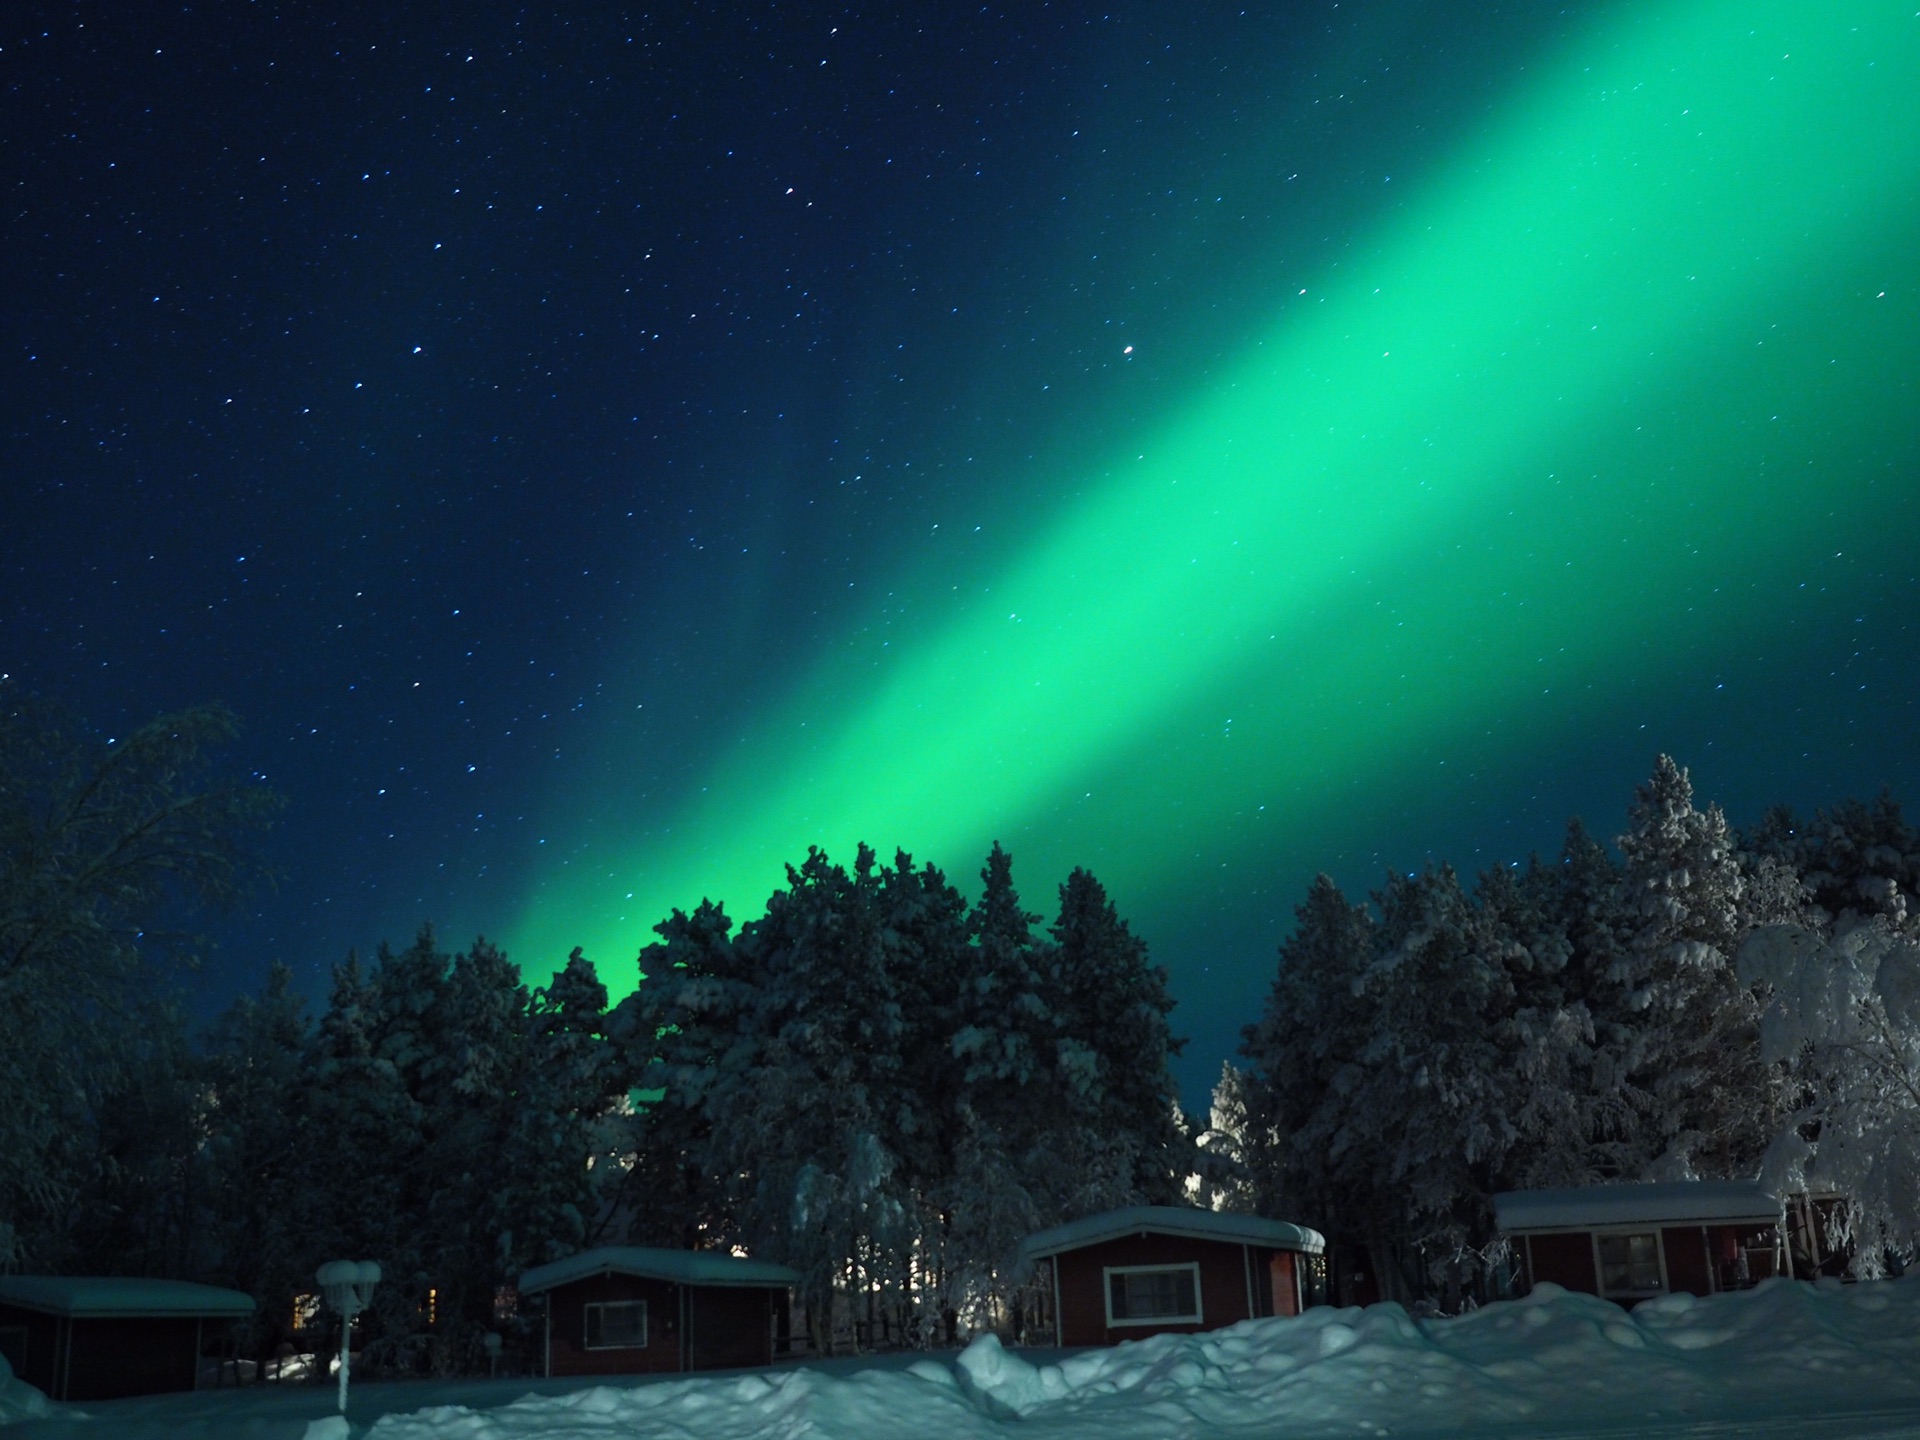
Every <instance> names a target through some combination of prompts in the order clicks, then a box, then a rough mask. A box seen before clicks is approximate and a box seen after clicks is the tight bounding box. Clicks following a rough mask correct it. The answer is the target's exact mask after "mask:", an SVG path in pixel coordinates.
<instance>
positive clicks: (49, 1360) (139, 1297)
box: [0, 1275, 254, 1401]
mask: <svg viewBox="0 0 1920 1440" xmlns="http://www.w3.org/2000/svg"><path fill="white" fill-rule="evenodd" d="M253 1308H254V1307H253V1297H252V1296H250V1295H243V1294H241V1293H240V1292H239V1291H238V1290H222V1289H219V1288H218V1287H216V1286H213V1285H196V1284H194V1283H193V1282H191V1281H187V1280H149V1279H139V1278H129V1277H120V1276H102V1275H90V1276H64V1275H0V1354H4V1355H5V1356H6V1357H7V1362H8V1364H10V1365H11V1366H12V1367H13V1373H14V1374H16V1375H18V1376H19V1377H20V1378H21V1379H22V1380H24V1381H26V1382H27V1383H28V1384H29V1385H32V1386H33V1387H35V1388H36V1389H38V1390H40V1391H42V1392H44V1393H45V1394H46V1396H47V1398H48V1399H50V1400H61V1401H73V1400H118V1399H121V1398H123V1397H125V1396H128V1395H163V1394H167V1393H169V1392H171V1391H176V1390H191V1389H193V1388H194V1387H195V1385H196V1384H197V1383H198V1382H199V1376H200V1357H201V1356H202V1355H203V1354H205V1353H206V1352H207V1347H208V1345H209V1344H212V1343H214V1342H215V1341H216V1340H218V1339H222V1338H224V1337H225V1334H226V1331H227V1329H228V1327H229V1326H230V1324H231V1323H232V1322H233V1321H234V1320H237V1319H239V1318H240V1317H241V1316H244V1315H251V1314H252V1313H253Z"/></svg>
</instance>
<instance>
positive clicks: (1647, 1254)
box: [1600, 1235, 1660, 1294]
mask: <svg viewBox="0 0 1920 1440" xmlns="http://www.w3.org/2000/svg"><path fill="white" fill-rule="evenodd" d="M1600 1288H1601V1290H1602V1291H1604V1292H1606V1293H1607V1294H1613V1293H1615V1292H1625V1291H1631V1290H1658V1289H1659V1288H1660V1238H1659V1236H1657V1235H1602V1236H1601V1237H1600Z"/></svg>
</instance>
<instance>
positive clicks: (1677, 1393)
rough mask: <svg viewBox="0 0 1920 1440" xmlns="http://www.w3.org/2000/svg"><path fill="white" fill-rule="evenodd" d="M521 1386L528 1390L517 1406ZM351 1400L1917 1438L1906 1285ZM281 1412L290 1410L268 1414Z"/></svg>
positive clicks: (840, 1424) (748, 1437) (969, 1425)
mask: <svg viewBox="0 0 1920 1440" xmlns="http://www.w3.org/2000/svg"><path fill="white" fill-rule="evenodd" d="M1036 1360H1037V1361H1039V1362H1040V1363H1035V1361H1036ZM532 1386H539V1387H540V1388H541V1389H542V1390H543V1391H544V1392H545V1393H540V1394H531V1395H529V1394H526V1393H525V1388H530V1387H532ZM354 1393H355V1400H354V1405H353V1409H354V1411H355V1415H354V1425H353V1429H352V1434H353V1435H354V1436H356V1437H357V1436H363V1435H364V1436H366V1437H369V1440H612V1437H615V1436H619V1437H635V1440H689V1437H698V1440H775V1437H777V1440H988V1437H995V1440H1068V1437H1072V1440H1096V1437H1097V1440H1168V1437H1175V1436H1178V1437H1190V1440H1255V1437H1262V1440H1271V1437H1272V1436H1274V1435H1281V1434H1284V1435H1287V1436H1289V1437H1293V1436H1301V1437H1323V1436H1331V1435H1335V1434H1339V1435H1346V1436H1353V1435H1377V1434H1385V1433H1391V1434H1393V1435H1396V1436H1419V1435H1427V1436H1439V1435H1450V1434H1460V1433H1463V1432H1473V1433H1480V1432H1492V1433H1496V1434H1498V1433H1504V1434H1506V1435H1508V1436H1526V1437H1547V1436H1554V1435H1571V1434H1575V1433H1584V1434H1590V1433H1591V1432H1593V1431H1595V1430H1606V1431H1612V1432H1615V1433H1619V1434H1631V1433H1637V1434H1646V1435H1651V1434H1669V1435H1674V1434H1681V1433H1687V1434H1695V1435H1697V1434H1701V1433H1707V1432H1708V1431H1711V1433H1714V1434H1727V1433H1741V1431H1740V1428H1739V1427H1740V1426H1741V1424H1742V1422H1746V1424H1747V1425H1748V1426H1749V1427H1751V1428H1756V1429H1759V1430H1764V1431H1765V1432H1766V1433H1769V1434H1785V1433H1799V1432H1801V1431H1804V1433H1806V1434H1809V1435H1811V1434H1818V1435H1820V1436H1822V1437H1829V1436H1837V1435H1851V1434H1857V1433H1867V1432H1869V1431H1870V1432H1872V1433H1875V1434H1883V1433H1885V1432H1886V1430H1887V1425H1888V1423H1898V1424H1900V1425H1901V1426H1902V1427H1903V1428H1902V1430H1901V1433H1903V1434H1909V1435H1910V1434H1914V1433H1917V1432H1920V1279H1909V1280H1900V1281H1882V1282H1877V1283H1871V1284H1863V1285H1858V1286H1847V1287H1841V1286H1839V1285H1837V1284H1833V1283H1828V1284H1826V1285H1825V1286H1824V1287H1815V1286H1810V1285H1802V1284H1797V1283H1794V1282H1792V1281H1785V1280H1773V1281H1768V1282H1767V1283H1765V1284H1763V1285H1761V1286H1760V1287H1759V1288H1758V1289H1755V1290H1753V1291H1750V1292H1748V1293H1746V1294H1739V1295H1721V1296H1716V1297H1714V1298H1712V1299H1708V1300H1695V1299H1693V1298H1692V1297H1690V1296H1685V1295H1673V1296H1668V1297H1665V1298H1663V1299H1660V1300H1656V1301H1654V1302H1652V1303H1650V1304H1647V1305H1643V1306H1641V1307H1640V1308H1639V1309H1638V1310H1636V1311H1634V1312H1633V1313H1632V1314H1628V1313H1626V1312H1624V1311H1622V1310H1620V1309H1619V1308H1618V1307H1617V1306H1614V1305H1610V1304H1608V1303H1606V1302H1605V1301H1601V1300H1597V1299H1594V1298H1593V1297H1592V1296H1587V1295H1573V1294H1568V1293H1566V1292H1565V1291H1562V1290H1560V1289H1558V1288H1557V1287H1555V1286H1550V1285H1542V1286H1540V1287H1539V1288H1538V1289H1537V1290H1536V1291H1535V1292H1534V1294H1533V1295H1532V1296H1531V1297H1529V1298H1528V1299H1526V1300H1521V1301H1514V1302H1511V1303H1508V1304H1503V1305H1493V1306H1489V1307H1487V1308H1486V1309H1484V1310H1481V1311H1479V1312H1478V1313H1476V1314H1473V1315H1468V1316H1464V1317H1461V1318H1460V1319H1456V1320H1440V1321H1416V1320H1414V1319H1413V1318H1412V1317H1410V1316H1409V1315H1408V1314H1407V1313H1406V1312H1405V1311H1404V1310H1402V1309H1401V1308H1400V1307H1399V1306H1397V1305H1375V1306H1372V1307H1370V1308H1368V1309H1365V1310H1359V1309H1352V1310H1333V1309H1320V1310H1313V1311H1310V1312H1308V1313H1307V1314H1306V1315H1303V1316H1300V1317H1299V1318H1297V1319H1290V1320H1255V1321H1249V1322H1246V1323H1244V1324H1241V1325H1236V1326H1233V1327H1231V1328H1230V1329H1225V1330H1215V1331H1211V1332H1209V1333H1207V1334H1203V1335H1185V1336H1173V1335H1163V1336H1156V1337H1154V1338H1152V1339H1148V1340H1143V1341H1137V1342H1134V1343H1131V1344H1126V1345H1121V1346H1118V1347H1116V1348H1114V1349H1111V1350H1089V1351H1081V1352H1078V1353H1064V1354H1063V1353H1062V1352H1057V1351H1042V1352H1031V1353H1030V1354H1022V1353H1020V1352H1017V1351H1010V1350H1006V1349H1003V1348H1002V1347H1001V1346H1000V1344H999V1342H997V1341H996V1340H994V1339H992V1338H991V1337H983V1338H981V1339H978V1340H975V1341H974V1343H973V1344H972V1345H970V1346H969V1347H968V1348H967V1349H966V1350H965V1351H964V1352H962V1353H961V1354H960V1355H959V1356H957V1357H938V1358H936V1357H933V1356H927V1357H923V1358H919V1359H911V1358H909V1357H903V1356H896V1357H887V1358H885V1359H881V1360H876V1361H873V1362H870V1363H869V1362H851V1363H850V1362H846V1361H829V1362H824V1363H821V1364H804V1365H794V1366H780V1367H777V1368H774V1369H770V1370H759V1371H740V1372H733V1373H730V1374H725V1375H713V1376H701V1377H690V1378H684V1379H663V1380H654V1381H641V1382H635V1381H625V1382H621V1383H617V1384H609V1385H570V1384H568V1383H567V1382H558V1381H546V1382H541V1381H535V1382H525V1381H522V1382H517V1383H516V1382H509V1381H499V1382H485V1381H480V1382H462V1384H460V1385H447V1384H440V1383H423V1384H420V1385H412V1386H409V1385H403V1384H392V1385H379V1386H369V1387H367V1389H366V1390H365V1391H362V1390H360V1389H356V1390H355V1392H354ZM330 1400H331V1396H330V1395H328V1394H324V1393H321V1392H319V1391H316V1390H314V1389H313V1388H312V1387H305V1386H288V1387H279V1386H259V1387H250V1388H249V1389H247V1390H244V1391H229V1392H226V1393H225V1394H224V1395H222V1394H219V1393H214V1392H204V1391H203V1392H201V1393H199V1394H197V1395H188V1396H177V1397H153V1398H152V1399H149V1400H140V1401H116V1402H113V1403H111V1404H102V1405H96V1406H89V1407H88V1409H89V1411H90V1412H92V1419H91V1420H89V1419H87V1418H85V1417H83V1416H80V1415H79V1414H77V1413H76V1412H73V1411H70V1410H67V1409H66V1408H65V1407H62V1406H54V1407H52V1409H53V1411H54V1412H55V1413H54V1415H53V1416H52V1417H50V1418H46V1419H40V1420H36V1421H29V1422H27V1423H26V1424H25V1425H24V1426H23V1427H22V1435H21V1440H47V1437H55V1436H58V1437H62V1440H80V1437H88V1440H100V1437H103V1436H108V1435H110V1436H112V1437H113V1440H159V1437H163V1436H164V1437H167V1440H184V1437H197V1440H303V1436H306V1435H311V1436H312V1437H313V1440H319V1437H320V1436H322V1435H325V1436H327V1440H335V1437H337V1436H338V1435H339V1433H340V1427H339V1425H338V1423H337V1421H336V1422H334V1423H333V1424H332V1425H331V1426H330V1427H329V1426H327V1425H324V1424H316V1426H315V1430H314V1431H308V1429H307V1427H308V1424H309V1422H314V1421H317V1420H318V1419H319V1418H320V1409H321V1406H322V1405H326V1404H329V1402H330ZM434 1402H450V1403H434ZM42 1403H44V1402H42ZM296 1404H297V1405H298V1406H300V1407H304V1413H302V1414H299V1415H296V1414H295V1413H294V1412H293V1410H292V1409H290V1408H279V1407H283V1406H284V1407H290V1406H293V1405H296ZM382 1412H384V1413H382ZM376 1416H377V1417H378V1418H375V1417H376ZM1795 1417H1803V1418H1804V1424H1803V1425H1801V1424H1796V1421H1795ZM1849 1417H1858V1418H1859V1419H1860V1420H1861V1422H1862V1423H1861V1424H1859V1425H1853V1424H1852V1423H1851V1421H1850V1418H1849ZM369 1422H371V1425H370V1428H369ZM1729 1423H1731V1424H1732V1425H1733V1426H1734V1427H1735V1428H1734V1429H1733V1430H1732V1431H1728V1430H1726V1429H1723V1428H1722V1426H1724V1425H1727V1424H1729ZM1696 1425H1704V1428H1695V1427H1696ZM1782 1425H1785V1426H1786V1428H1785V1429H1784V1430H1783V1429H1781V1428H1779V1427H1781V1426H1782ZM329 1430H330V1431H331V1433H330V1434H329ZM10 1433H11V1432H10Z"/></svg>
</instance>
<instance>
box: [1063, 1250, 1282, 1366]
mask: <svg viewBox="0 0 1920 1440" xmlns="http://www.w3.org/2000/svg"><path fill="white" fill-rule="evenodd" d="M1248 1259H1249V1255H1248V1254H1247V1252H1246V1248H1245V1247H1242V1246H1241V1245H1240V1244H1239V1243H1238V1242H1231V1241H1219V1240H1193V1239H1187V1238H1184V1237H1181V1236H1176V1235H1153V1234H1148V1235H1125V1236H1122V1237H1120V1238H1119V1239H1117V1240H1108V1241H1106V1242H1104V1243H1102V1244H1099V1245H1088V1246H1085V1247H1084V1248H1082V1249H1079V1250H1068V1251H1065V1252H1063V1253H1061V1254H1058V1255H1055V1256H1054V1257H1053V1263H1054V1264H1055V1265H1057V1266H1058V1267H1059V1276H1060V1343H1061V1344H1062V1345H1117V1344H1119V1343H1120V1342H1121V1341H1122V1340H1141V1339H1144V1338H1146V1337H1147V1336H1149V1335H1159V1334H1168V1333H1170V1334H1180V1335H1185V1334H1192V1333H1193V1332H1195V1331H1198V1330H1217V1329H1219V1328H1220V1327H1221V1326H1223V1325H1232V1324H1235V1323H1236V1322H1238V1321H1241V1320H1246V1319H1250V1318H1251V1317H1250V1316H1249V1314H1248V1313H1247V1262H1248ZM1194 1263H1198V1265H1199V1267H1200V1315H1201V1323H1199V1324H1198V1325H1195V1324H1192V1323H1187V1324H1160V1323H1150V1324H1144V1325H1115V1326H1109V1325H1108V1324H1107V1299H1106V1288H1105V1271H1106V1268H1107V1267H1108V1266H1111V1265H1190V1264H1194Z"/></svg>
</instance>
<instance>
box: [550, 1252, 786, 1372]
mask: <svg viewBox="0 0 1920 1440" xmlns="http://www.w3.org/2000/svg"><path fill="white" fill-rule="evenodd" d="M799 1281H800V1277H799V1275H798V1274H796V1273H795V1272H794V1271H792V1270H789V1269H787V1267H786V1266H784V1265H769V1264H766V1263H765V1262H763V1261H758V1260H746V1259H742V1258H741V1257H739V1256H736V1255H726V1254H722V1253H720V1252H719V1251H715V1250H654V1249H648V1248H645V1247H643V1246H638V1245H605V1246H601V1247H600V1248H599V1249H597V1250H586V1251H582V1252H581V1253H580V1254H578V1255H571V1256H569V1257H567V1258H566V1259H565V1260H556V1261H554V1262H553V1263H552V1264H551V1265H541V1266H538V1267H536V1268H535V1269H532V1270H529V1271H527V1273H526V1274H524V1275H522V1276H521V1277H520V1285H519V1290H520V1294H521V1295H522V1296H523V1297H524V1296H528V1295H545V1296H546V1302H547V1315H546V1333H545V1337H544V1341H543V1346H542V1349H543V1354H544V1366H543V1368H544V1370H545V1372H546V1373H547V1374H548V1375H644V1374H656V1373H661V1372H668V1371H678V1370H727V1369H735V1368H740V1367H745V1366H749V1365H769V1364H771V1363H772V1362H773V1343H774V1327H775V1325H776V1323H777V1322H778V1320H779V1319H780V1318H781V1317H782V1316H783V1315H784V1314H785V1313H786V1311H787V1306H788V1304H789V1302H790V1297H791V1291H792V1287H793V1286H795V1285H797V1284H798V1283H799Z"/></svg>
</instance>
